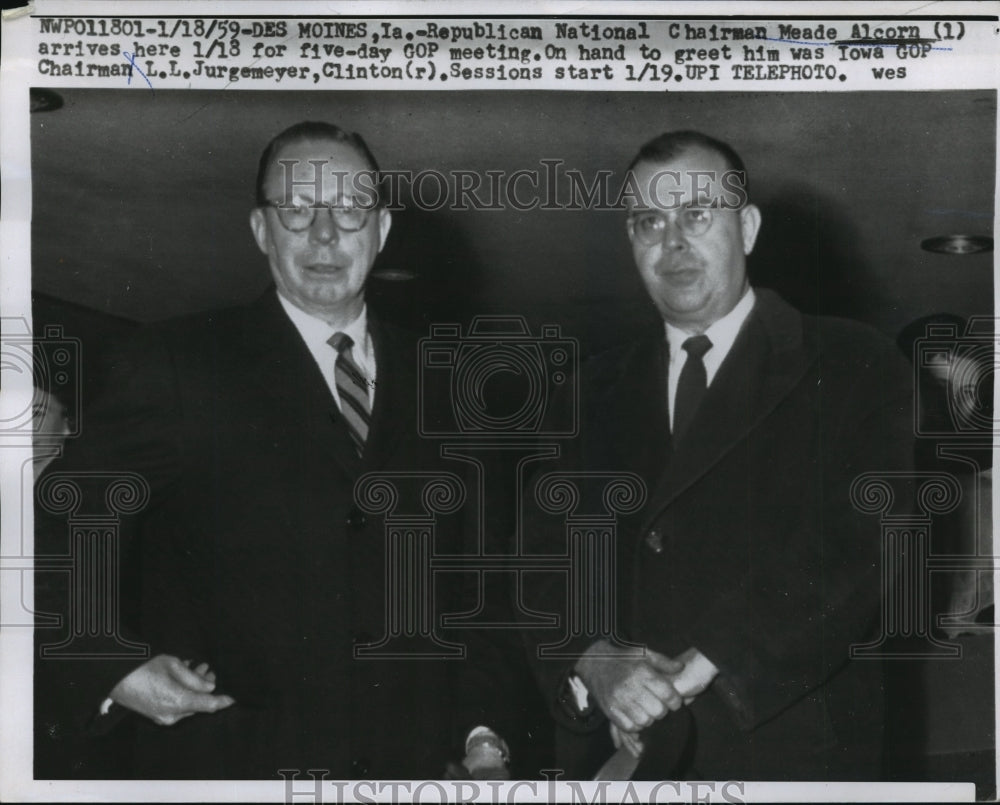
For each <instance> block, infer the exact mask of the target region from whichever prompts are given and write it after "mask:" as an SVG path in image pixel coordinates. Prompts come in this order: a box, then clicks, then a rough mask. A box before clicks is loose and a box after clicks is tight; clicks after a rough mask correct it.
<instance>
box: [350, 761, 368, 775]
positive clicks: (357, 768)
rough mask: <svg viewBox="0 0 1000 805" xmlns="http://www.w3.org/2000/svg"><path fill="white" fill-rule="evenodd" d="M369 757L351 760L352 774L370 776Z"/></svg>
mask: <svg viewBox="0 0 1000 805" xmlns="http://www.w3.org/2000/svg"><path fill="white" fill-rule="evenodd" d="M368 766H369V763H368V758H363V757H361V758H357V759H355V760H352V761H351V776H352V777H355V778H364V777H367V776H368Z"/></svg>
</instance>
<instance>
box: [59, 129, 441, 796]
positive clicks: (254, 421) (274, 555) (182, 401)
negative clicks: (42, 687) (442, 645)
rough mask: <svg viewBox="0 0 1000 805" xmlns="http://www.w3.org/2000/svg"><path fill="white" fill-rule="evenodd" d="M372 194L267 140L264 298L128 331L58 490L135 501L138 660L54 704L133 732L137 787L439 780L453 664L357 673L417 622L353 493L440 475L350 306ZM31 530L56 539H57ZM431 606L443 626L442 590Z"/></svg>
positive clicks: (353, 146)
mask: <svg viewBox="0 0 1000 805" xmlns="http://www.w3.org/2000/svg"><path fill="white" fill-rule="evenodd" d="M377 172H378V166H377V165H376V163H375V160H374V157H373V156H372V155H371V153H370V151H369V150H368V148H367V146H366V145H365V143H364V141H363V140H362V139H361V138H360V137H359V136H358V135H356V134H349V133H347V132H345V131H343V130H341V129H339V128H338V127H336V126H333V125H330V124H326V123H311V122H310V123H301V124H298V125H296V126H293V127H292V128H290V129H288V130H286V131H284V132H283V133H281V134H280V135H278V136H277V137H276V138H275V139H274V140H273V141H272V142H271V143H270V145H269V146H268V147H267V149H266V150H265V151H264V153H263V155H262V157H261V160H260V165H259V172H258V177H257V186H256V192H257V199H256V201H257V204H256V206H255V207H254V209H253V210H252V212H251V213H250V226H251V229H252V231H253V236H254V238H255V240H256V242H257V245H258V246H259V247H260V250H261V252H263V254H264V255H265V256H266V258H267V262H268V265H269V267H270V271H271V275H272V277H273V280H274V286H275V287H274V288H272V289H271V290H269V291H268V292H267V293H265V295H264V296H263V297H261V298H260V299H258V300H257V301H256V302H254V303H252V304H250V305H248V306H245V307H239V308H233V309H230V310H223V311H216V312H213V313H210V314H206V315H199V316H193V317H189V318H186V319H183V320H180V321H174V322H167V323H165V324H162V325H154V326H152V327H150V328H147V329H146V331H145V332H144V333H143V334H142V335H141V336H140V337H139V339H138V340H137V343H136V344H134V345H133V346H132V347H131V348H130V350H129V351H128V352H126V353H125V354H124V356H123V357H122V358H121V359H120V360H119V361H118V362H117V364H116V372H115V375H114V377H113V378H112V380H111V382H110V383H109V384H108V385H109V391H108V393H107V395H106V397H105V398H104V400H103V402H102V403H101V404H99V405H97V406H95V408H94V409H93V410H92V411H91V412H89V414H88V418H87V421H86V423H85V425H84V436H83V437H82V438H81V439H79V440H77V441H76V442H75V443H74V444H73V445H71V446H70V448H69V449H68V450H67V451H66V458H65V461H63V462H62V463H61V464H60V465H57V467H56V469H58V470H61V471H63V472H71V473H75V474H77V475H79V474H80V473H81V472H87V471H97V470H100V471H122V470H125V471H130V472H134V473H138V474H140V475H142V476H143V477H144V478H145V479H146V481H147V482H148V484H149V485H150V490H151V492H150V500H149V504H148V505H147V506H146V507H145V509H144V510H143V511H141V512H140V513H139V514H138V515H137V516H136V517H135V518H125V521H124V522H123V523H122V532H123V535H124V537H125V539H124V541H123V544H122V555H123V563H124V566H126V567H127V568H129V570H123V574H124V575H125V576H126V578H125V582H127V586H131V585H132V584H133V583H134V584H135V585H136V586H138V587H141V593H140V595H139V601H138V603H137V605H136V607H135V608H126V610H125V612H124V613H123V621H124V623H125V624H126V625H127V626H128V627H131V629H132V630H133V631H132V632H130V633H129V637H130V639H132V640H133V641H134V642H142V643H147V644H149V646H150V653H151V658H150V659H149V660H148V661H145V662H142V661H141V660H135V659H131V660H130V659H118V660H109V659H104V660H100V661H99V660H91V661H89V665H87V663H86V662H84V665H87V669H86V671H87V672H81V673H80V674H79V675H78V676H77V677H76V678H75V680H74V682H73V684H74V685H75V689H76V693H75V696H76V697H77V699H78V701H79V702H80V706H81V708H82V710H85V711H87V714H88V715H92V716H93V719H92V721H91V722H90V723H89V726H90V727H92V728H93V729H95V730H98V731H99V730H102V729H108V728H112V726H113V722H114V721H115V720H116V719H117V718H118V717H120V716H122V715H127V714H128V711H131V713H132V715H131V716H129V717H130V719H131V720H132V721H133V722H134V728H135V730H136V741H135V755H136V757H135V775H136V776H137V777H140V778H154V779H155V778H229V779H242V778H250V779H260V778H265V779H266V778H271V779H280V778H281V777H285V778H295V777H297V778H298V781H297V782H295V783H294V786H293V787H294V788H295V789H296V790H301V786H302V785H307V786H308V785H311V784H312V777H311V776H310V775H312V776H313V777H315V778H316V779H317V780H318V779H320V778H321V777H323V776H329V777H330V778H331V779H337V778H362V779H364V778H397V779H407V778H427V777H434V776H437V775H439V774H440V773H441V772H442V771H443V770H444V768H445V762H446V760H447V759H448V757H449V752H450V746H449V741H450V738H451V735H450V733H449V725H448V721H447V719H448V718H449V703H450V701H451V691H452V689H453V683H452V680H451V678H450V675H451V673H452V672H453V666H454V665H455V663H453V662H448V661H447V660H443V659H428V658H419V659H409V658H408V655H407V654H406V652H405V651H403V652H402V655H401V656H395V657H388V658H386V657H382V658H378V657H368V658H361V657H360V656H359V655H358V652H357V649H358V648H359V647H366V646H367V647H369V648H371V647H372V646H373V645H376V644H377V643H378V641H379V640H380V638H382V637H383V636H384V635H386V633H387V627H388V624H389V619H390V617H393V618H405V617H417V613H409V612H405V611H403V612H388V611H387V609H388V604H387V601H388V599H389V596H388V594H387V590H386V584H387V581H386V571H385V567H386V557H385V553H386V550H387V546H386V533H385V521H384V519H383V517H382V516H376V515H372V514H371V513H367V514H366V512H365V511H363V510H362V509H361V508H359V506H358V505H357V504H356V502H355V499H354V489H355V483H356V481H357V480H358V479H359V478H360V477H361V476H362V475H363V474H365V473H368V472H387V473H392V472H398V473H402V474H406V473H409V474H411V475H412V474H415V473H419V472H427V473H432V474H433V473H434V472H435V471H440V458H439V456H438V455H437V450H436V446H435V445H434V444H433V443H431V442H429V441H428V440H426V439H421V438H419V437H418V435H417V433H416V429H415V419H414V416H415V415H414V412H415V411H416V410H417V402H416V395H417V393H418V389H419V388H420V385H419V383H418V377H417V374H416V372H417V354H418V353H417V351H416V343H415V340H411V339H410V338H408V337H407V336H406V335H405V334H403V333H402V332H401V331H397V330H396V329H394V328H393V327H392V326H390V325H389V324H387V323H386V322H383V321H380V320H378V319H376V317H375V316H373V315H372V314H371V313H370V311H369V310H368V309H367V307H366V305H365V284H366V282H367V279H368V277H369V274H370V272H371V270H372V267H373V265H374V263H375V260H376V257H377V256H378V254H379V252H380V250H381V249H382V247H383V245H384V244H385V241H386V237H387V235H388V233H389V228H390V224H391V216H390V213H389V211H388V210H387V209H385V207H384V206H382V205H381V203H380V199H379V196H378V173H377ZM401 505H410V504H409V503H406V504H401ZM458 516H460V515H456V517H458ZM43 519H44V518H43ZM133 520H134V522H133ZM437 526H438V527H437V532H436V535H435V545H434V547H435V549H437V550H439V551H442V552H444V553H458V552H459V545H458V544H457V542H456V540H457V539H458V538H459V536H458V535H459V532H460V526H459V524H458V523H457V522H455V521H454V520H449V519H448V518H446V517H440V518H439V519H438V523H437ZM51 527H52V528H53V529H54V532H53V533H55V534H56V538H58V535H59V534H60V533H61V534H62V535H63V536H62V539H63V540H65V529H66V524H65V521H63V522H61V523H58V522H57V523H55V524H54V525H53V526H51ZM399 570H400V572H401V573H405V572H407V571H406V568H403V567H400V568H399ZM129 573H131V574H132V575H131V576H129V575H128V574H129ZM43 592H44V591H43ZM64 594H65V591H64ZM428 594H430V592H429V591H428ZM434 595H435V599H434V601H435V603H436V604H440V605H441V606H444V604H443V602H442V599H443V598H446V596H447V595H448V587H447V583H443V586H442V585H438V586H437V587H436V588H435V590H434ZM43 600H44V596H43ZM428 605H430V604H428ZM64 606H65V604H64ZM41 608H42V609H51V607H47V606H45V605H44V603H43V606H42V607H41ZM453 608H454V607H453ZM114 642H115V641H114V640H113V639H109V640H108V643H109V645H110V647H111V649H112V650H113V649H114ZM100 647H101V646H99V645H98V646H97V648H98V649H99V648H100ZM66 662H67V663H69V664H68V665H67V669H69V672H70V673H69V675H70V676H72V669H73V668H74V667H79V666H73V665H72V663H71V661H66ZM88 672H89V673H88ZM105 697H106V698H105ZM102 700H103V704H102ZM116 714H117V715H116ZM282 770H284V771H282ZM307 770H315V771H307ZM324 770H325V771H324ZM303 779H305V780H306V781H307V782H306V783H303V782H302V780H303Z"/></svg>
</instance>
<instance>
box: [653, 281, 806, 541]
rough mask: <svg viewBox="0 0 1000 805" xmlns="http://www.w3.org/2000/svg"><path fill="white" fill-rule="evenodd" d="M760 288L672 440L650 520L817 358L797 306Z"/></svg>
mask: <svg viewBox="0 0 1000 805" xmlns="http://www.w3.org/2000/svg"><path fill="white" fill-rule="evenodd" d="M756 293H757V296H758V298H757V304H756V305H755V306H754V310H753V311H752V312H751V314H750V317H749V318H748V319H747V321H746V324H745V325H744V327H743V329H742V331H741V332H740V334H739V336H738V337H737V339H736V342H735V343H734V344H733V348H732V349H731V350H730V352H729V355H727V356H726V359H725V360H724V361H723V363H722V366H720V367H719V371H718V373H717V374H716V376H715V378H714V379H713V381H712V384H711V385H710V386H709V388H708V391H707V392H706V394H705V397H704V399H703V400H702V404H701V407H700V408H699V409H698V413H697V414H696V415H695V418H694V420H693V421H692V422H691V425H690V428H689V430H688V432H687V433H686V434H685V438H684V439H683V440H682V441H681V442H680V443H675V445H674V450H673V453H672V456H671V459H670V463H669V467H668V469H667V471H666V472H665V473H664V475H663V477H662V478H661V479H660V483H659V484H658V485H657V487H656V489H655V491H654V493H653V495H652V498H651V500H652V501H653V506H652V507H651V508H650V510H649V512H647V518H646V519H647V520H648V521H651V520H652V519H654V518H655V517H656V516H657V515H658V514H659V511H662V509H663V508H665V507H666V506H668V505H669V504H670V503H671V502H672V501H673V500H674V499H676V498H677V496H678V495H680V494H681V493H683V492H684V491H685V490H686V489H687V488H688V487H690V486H691V485H692V484H694V483H695V482H696V481H697V480H698V479H699V478H701V477H702V476H703V475H704V474H705V473H706V472H708V471H709V470H710V469H711V468H712V467H713V466H714V465H715V464H716V463H717V462H718V461H719V460H720V459H722V458H723V457H724V456H725V455H726V454H727V453H728V452H729V451H730V450H732V449H733V448H734V447H735V446H736V445H737V444H739V443H740V442H741V441H743V439H745V438H746V436H747V435H748V434H749V433H750V432H751V431H752V430H753V429H754V428H755V427H756V426H757V425H758V424H759V423H760V422H761V420H763V419H764V418H765V417H766V416H767V415H768V414H770V413H771V412H772V411H773V410H774V409H775V408H776V407H777V406H778V404H779V403H780V402H781V401H782V400H783V399H784V398H785V397H786V396H787V395H788V394H789V393H790V392H791V391H792V389H794V388H795V386H796V385H797V384H798V383H799V381H800V380H801V379H802V376H803V375H804V373H805V371H806V369H807V368H808V366H809V365H810V363H811V362H812V361H813V360H814V359H815V355H814V354H811V353H810V352H809V351H807V349H806V348H805V346H804V342H803V332H802V318H801V315H800V314H799V313H798V311H796V310H794V309H793V308H791V307H790V306H789V305H787V304H786V303H785V302H784V301H783V300H781V299H780V297H778V296H777V295H776V294H774V293H773V292H771V291H767V290H766V289H759V290H757V291H756ZM647 527H648V523H647ZM644 530H645V529H643V531H644ZM640 533H641V532H640Z"/></svg>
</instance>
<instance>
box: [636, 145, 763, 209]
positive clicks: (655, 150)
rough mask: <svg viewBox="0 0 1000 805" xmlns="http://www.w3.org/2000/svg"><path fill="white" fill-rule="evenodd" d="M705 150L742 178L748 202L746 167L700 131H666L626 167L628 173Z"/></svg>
mask: <svg viewBox="0 0 1000 805" xmlns="http://www.w3.org/2000/svg"><path fill="white" fill-rule="evenodd" d="M697 147H701V148H706V149H708V150H709V151H714V152H715V153H716V154H718V155H719V156H720V157H722V159H723V161H724V162H725V163H726V169H727V170H730V171H735V172H736V173H738V174H740V176H741V177H742V187H743V197H744V199H745V201H746V202H749V201H750V177H749V176H747V169H746V165H744V164H743V159H742V158H741V157H740V155H739V154H737V153H736V150H735V149H734V148H733V147H732V146H731V145H729V143H724V142H723V141H722V140H717V139H715V138H714V137H709V136H708V135H707V134H703V133H702V132H700V131H693V130H690V129H685V130H684V131H667V132H664V133H663V134H660V135H658V136H656V137H654V138H653V139H652V140H650V141H649V142H647V143H645V144H644V145H643V146H642V147H641V148H640V149H639V153H637V154H636V155H635V157H634V158H633V159H632V161H631V162H630V163H629V165H628V172H631V171H633V170H634V169H635V166H636V165H638V164H639V163H640V162H666V161H667V160H670V159H673V158H674V157H676V156H679V155H680V154H683V153H684V152H685V151H687V150H688V149H690V148H697Z"/></svg>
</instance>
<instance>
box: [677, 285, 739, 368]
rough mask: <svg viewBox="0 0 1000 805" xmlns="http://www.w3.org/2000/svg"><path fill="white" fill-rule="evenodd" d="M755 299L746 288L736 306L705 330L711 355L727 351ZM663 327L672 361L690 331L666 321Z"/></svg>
mask: <svg viewBox="0 0 1000 805" xmlns="http://www.w3.org/2000/svg"><path fill="white" fill-rule="evenodd" d="M756 299H757V296H756V294H755V293H754V292H753V288H747V292H746V293H745V294H743V297H742V298H741V299H740V301H739V302H737V303H736V306H735V307H734V308H733V309H732V310H730V311H729V312H728V313H727V314H726V315H725V316H723V317H722V318H721V319H719V320H718V321H717V322H714V323H713V324H712V325H711V326H710V327H709V328H708V329H707V330H705V335H707V336H708V338H709V340H710V341H711V342H712V350H711V351H712V353H713V357H714V356H720V357H724V356H725V355H727V354H728V353H729V350H730V349H731V348H732V346H733V343H734V342H735V341H736V336H738V335H739V334H740V328H741V327H742V326H743V322H745V321H746V320H747V316H749V315H750V311H751V310H753V305H754V302H755V301H756ZM664 327H665V328H666V331H667V344H669V346H670V360H671V362H674V361H676V359H677V355H678V354H679V353H680V351H681V345H682V344H683V343H684V342H685V341H686V340H687V339H688V338H690V337H691V333H687V332H684V330H681V329H680V328H679V327H675V326H674V325H672V324H670V323H669V322H666V321H665V322H664Z"/></svg>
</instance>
